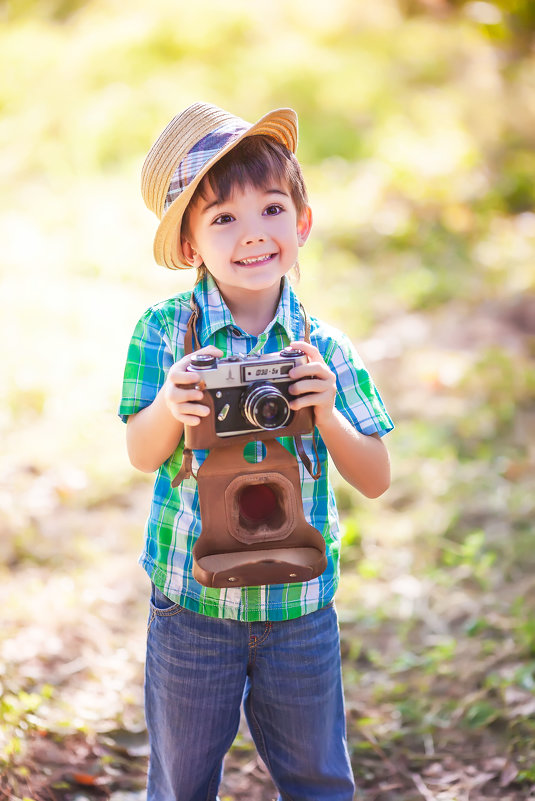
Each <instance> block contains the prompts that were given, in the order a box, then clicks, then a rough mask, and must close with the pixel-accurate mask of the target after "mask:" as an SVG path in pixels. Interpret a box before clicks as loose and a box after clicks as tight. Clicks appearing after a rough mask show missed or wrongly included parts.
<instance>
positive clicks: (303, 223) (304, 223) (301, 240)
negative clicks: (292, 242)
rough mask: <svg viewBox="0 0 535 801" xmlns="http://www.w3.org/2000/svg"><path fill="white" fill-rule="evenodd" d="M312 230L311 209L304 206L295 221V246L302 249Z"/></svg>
mask: <svg viewBox="0 0 535 801" xmlns="http://www.w3.org/2000/svg"><path fill="white" fill-rule="evenodd" d="M311 228H312V209H311V208H310V206H305V208H304V209H303V211H302V212H301V214H300V215H299V217H298V219H297V244H298V245H299V247H300V248H301V247H303V245H304V244H305V242H306V241H307V239H308V235H309V233H310V229H311Z"/></svg>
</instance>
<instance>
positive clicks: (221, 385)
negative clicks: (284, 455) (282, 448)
mask: <svg viewBox="0 0 535 801" xmlns="http://www.w3.org/2000/svg"><path fill="white" fill-rule="evenodd" d="M306 362H307V357H306V355H305V354H304V352H303V351H301V350H294V349H293V348H285V349H284V350H282V351H280V353H266V354H263V355H261V356H254V355H253V356H238V355H231V356H227V357H226V358H223V359H217V358H216V357H215V356H211V355H209V354H204V353H199V354H198V355H195V354H194V355H193V357H192V359H191V363H190V365H189V366H188V370H190V371H192V372H195V373H198V374H199V376H200V377H201V380H200V382H199V384H198V385H197V386H198V387H199V389H201V390H202V391H203V393H204V395H203V399H202V401H201V403H204V404H206V405H207V406H209V408H210V411H211V414H210V415H208V417H204V418H202V419H201V422H200V424H199V425H198V426H186V431H185V444H186V446H187V447H189V448H213V447H216V446H218V445H223V444H224V442H225V440H227V439H228V438H234V437H239V436H241V435H245V437H246V438H247V439H248V440H250V439H252V437H251V434H255V436H254V439H259V440H263V439H273V438H274V437H277V436H286V435H288V436H293V435H294V434H305V433H308V432H309V431H312V429H313V415H312V410H311V408H310V407H307V408H305V409H300V410H299V411H298V412H294V411H292V410H291V409H290V406H289V401H290V400H291V399H292V396H291V395H290V393H289V392H288V387H289V386H290V384H292V383H293V382H292V380H291V379H290V378H288V373H289V372H290V370H291V369H292V368H293V367H295V366H296V365H299V364H306Z"/></svg>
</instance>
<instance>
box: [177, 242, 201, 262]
mask: <svg viewBox="0 0 535 801" xmlns="http://www.w3.org/2000/svg"><path fill="white" fill-rule="evenodd" d="M180 244H181V245H182V253H183V254H184V258H185V259H186V261H187V262H188V264H190V265H191V266H192V267H200V266H201V265H202V264H203V263H204V262H203V259H202V256H201V254H200V253H198V252H197V251H196V250H195V248H194V246H193V244H192V243H191V242H190V241H189V239H185V238H184V237H182V238H181V240H180Z"/></svg>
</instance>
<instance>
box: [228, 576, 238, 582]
mask: <svg viewBox="0 0 535 801" xmlns="http://www.w3.org/2000/svg"><path fill="white" fill-rule="evenodd" d="M227 581H238V579H237V578H235V577H234V576H229V577H228V579H227Z"/></svg>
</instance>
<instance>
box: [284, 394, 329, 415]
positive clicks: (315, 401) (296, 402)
mask: <svg viewBox="0 0 535 801" xmlns="http://www.w3.org/2000/svg"><path fill="white" fill-rule="evenodd" d="M323 405H325V406H332V398H330V397H329V396H328V394H327V393H316V392H311V393H309V394H307V395H299V397H298V398H294V399H293V400H291V401H290V404H289V406H290V409H291V410H292V411H293V412H297V411H299V409H304V408H305V407H306V406H314V407H320V406H323Z"/></svg>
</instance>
